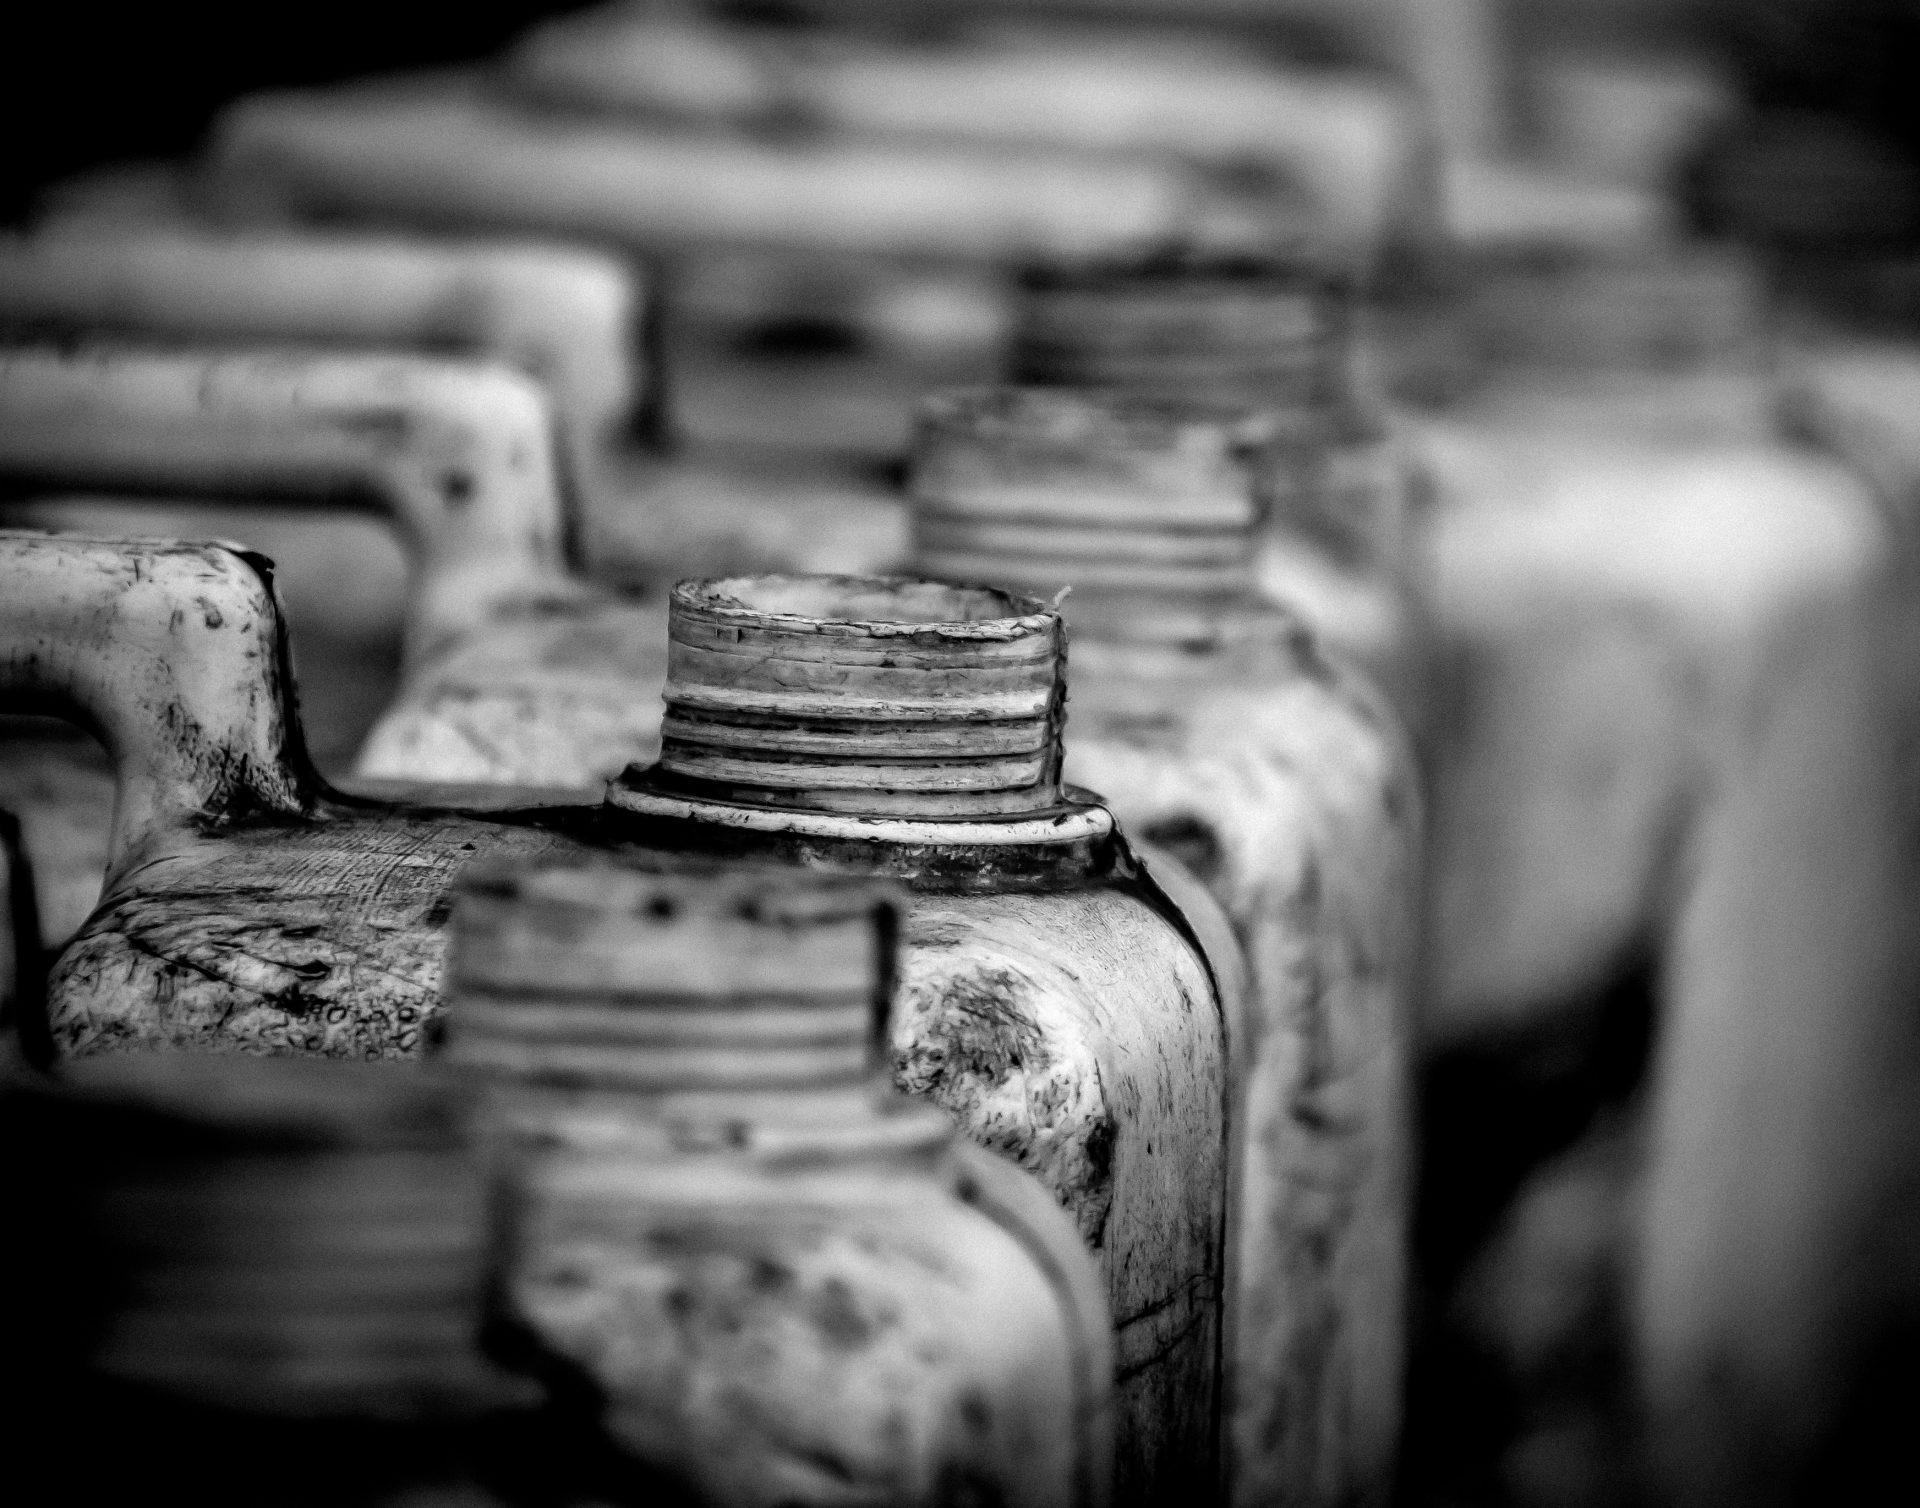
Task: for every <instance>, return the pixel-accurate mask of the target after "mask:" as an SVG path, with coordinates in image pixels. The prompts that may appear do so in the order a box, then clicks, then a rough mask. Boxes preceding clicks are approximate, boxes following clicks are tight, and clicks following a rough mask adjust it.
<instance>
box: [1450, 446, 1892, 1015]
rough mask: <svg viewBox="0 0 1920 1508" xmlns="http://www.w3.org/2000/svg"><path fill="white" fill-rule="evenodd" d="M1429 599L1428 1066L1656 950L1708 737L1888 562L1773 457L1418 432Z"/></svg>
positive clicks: (1584, 998) (1831, 501)
mask: <svg viewBox="0 0 1920 1508" xmlns="http://www.w3.org/2000/svg"><path fill="white" fill-rule="evenodd" d="M1422 444H1423V450H1424V453H1425V455H1426V457H1427V461H1428V471H1429V474H1430V475H1431V476H1432V477H1433V479H1434V480H1435V482H1436V483H1437V485H1438V489H1439V496H1438V501H1437V503H1436V506H1435V508H1434V509H1433V510H1432V512H1431V513H1430V514H1429V515H1428V519H1427V523H1426V526H1425V528H1424V529H1423V531H1422V533H1423V538H1422V540H1421V550H1422V553H1423V555H1424V557H1425V560H1424V565H1423V574H1424V575H1425V577H1426V580H1427V582H1428V583H1429V586H1428V592H1427V595H1428V599H1429V601H1430V602H1431V604H1432V610H1433V618H1434V624H1435V628H1436V631H1437V633H1438V634H1439V636H1440V641H1441V644H1440V648H1441V654H1442V657H1443V663H1444V665H1445V667H1446V672H1447V675H1446V679H1445V680H1443V682H1442V686H1443V688H1444V690H1445V695H1444V698H1443V705H1444V706H1445V708H1446V709H1447V710H1446V715H1445V717H1444V718H1443V719H1442V720H1441V721H1440V722H1439V723H1438V724H1437V725H1436V727H1435V729H1434V735H1433V740H1432V742H1433V760H1432V768H1431V771H1430V778H1431V786H1430V791H1431V797H1432V808H1433V814H1434V837H1433V853H1434V861H1433V876H1434V878H1433V892H1432V907H1433V909H1432V916H1431V930H1430V942H1431V958H1430V990H1429V1006H1428V1011H1427V1014H1426V1017H1425V1019H1424V1022H1423V1027H1424V1030H1425V1031H1426V1033H1427V1035H1428V1037H1429V1040H1430V1041H1431V1042H1432V1043H1433V1044H1434V1045H1436V1046H1437V1045H1441V1044H1443V1043H1447V1042H1459V1041H1463V1040H1467V1039H1471V1038H1474V1037H1481V1038H1486V1037H1487V1035H1488V1034H1492V1035H1493V1036H1496V1037H1497V1036H1498V1035H1500V1034H1503V1033H1506V1032H1508V1031H1511V1030H1513V1029H1516V1028H1526V1027H1530V1026H1537V1025H1539V1024H1541V1023H1544V1022H1546V1021H1549V1020H1552V1019H1553V1018H1554V1017H1555V1015H1556V1014H1557V1013H1564V1012H1566V1011H1569V1010H1573V1011H1577V1010H1579V1009H1582V1008H1584V1005H1585V1003H1586V1002H1588V1001H1590V1000H1591V999H1592V998H1593V997H1594V995H1595V993H1596V992H1597V991H1600V990H1602V989H1604V988H1605V987H1606V985H1607V984H1608V983H1609V981H1610V980H1611V979H1612V978H1613V977H1614V976H1615V975H1616V974H1617V973H1618V972H1619V971H1620V970H1621V969H1623V968H1625V967H1628V966H1631V965H1633V964H1634V963H1636V962H1637V961H1638V960H1639V959H1641V958H1643V957H1644V956H1645V955H1646V952H1647V950H1648V949H1649V948H1650V947H1652V946H1654V945H1655V944H1656V943H1657V939H1658V938H1659V936H1660V935H1661V933H1662V931H1663V930H1664V928H1665V925H1666V922H1667V919H1668V917H1669V915H1670V911H1671V904H1672V899H1673V884H1674V882H1675V880H1676V879H1677V878H1680V877H1683V875H1684V864H1681V863H1680V862H1679V861H1681V860H1683V859H1684V855H1685V853H1686V850H1687V846H1688V843H1689V837H1690V834H1691V832H1692V830H1693V827H1694V823H1695V818H1696V816H1697V814H1698V812H1699V811H1700V810H1701V808H1702V805H1703V803H1704V801H1705V799H1706V798H1707V796H1708V794H1709V793H1710V792H1711V790H1712V789H1713V786H1714V781H1715V775H1714V768H1713V759H1714V755H1713V750H1712V743H1713V739H1714V737H1715V736H1716V730H1717V727H1718V719H1719V718H1721V717H1723V716H1725V715H1726V713H1727V709H1730V708H1733V707H1737V706H1739V705H1741V703H1742V701H1743V699H1745V698H1746V697H1748V696H1749V695H1750V694H1751V691H1752V688H1753V686H1754V685H1755V683H1756V677H1757V676H1759V675H1760V673H1761V672H1760V662H1759V658H1758V652H1759V649H1760V647H1761V646H1762V645H1764V644H1765V643H1766V642H1767V640H1768V639H1769V638H1770V637H1771V635H1772V634H1773V633H1775V632H1777V630H1778V626H1779V625H1780V624H1782V623H1784V622H1787V621H1790V620H1791V619H1792V618H1793V616H1794V615H1795V614H1797V613H1798V612H1800V611H1802V610H1804V609H1805V608H1806V607H1808V606H1809V605H1811V604H1816V603H1821V602H1832V601H1836V600H1844V599H1846V598H1847V597H1849V596H1851V595H1853V594H1855V593H1857V592H1859V591H1860V590H1861V589H1862V588H1863V587H1864V585H1865V583H1866V582H1867V581H1868V580H1869V579H1870V578H1871V576H1872V573H1873V571H1874V570H1875V568H1876V566H1877V564H1878V563H1879V562H1880V561H1881V560H1882V559H1883V558H1884V554H1885V550H1886V539H1885V534H1884V529H1883V525H1882V522H1881V519H1880V517H1879V516H1878V514H1877V510H1876V508H1875V505H1874V503H1873V501H1872V499H1871V498H1870V497H1869V496H1868V495H1867V493H1866V491H1865V489H1864V488H1862V487H1861V486H1859V485H1858V484H1857V483H1855V482H1854V481H1853V480H1852V479H1850V478H1848V477H1847V476H1846V475H1845V474H1844V473H1843V472H1842V470H1841V469H1840V468H1839V467H1838V466H1836V465H1833V464H1831V463H1829V462H1825V461H1822V460H1820V459H1818V458H1815V457H1811V456H1808V455H1805V454H1804V453H1799V454H1797V453H1794V452H1792V451H1788V450H1785V449H1782V448H1777V447H1767V446H1758V445H1731V444H1726V445H1710V444H1695V445H1690V446H1675V447H1670V448H1656V447H1651V446H1648V445H1645V444H1643V443H1640V442H1637V441H1631V440H1619V439H1614V440H1608V439H1606V438H1605V437H1603V436H1592V435H1590V436H1588V437H1586V438H1584V439H1582V440H1580V441H1579V442H1577V443H1569V442H1568V441H1567V439H1566V436H1565V435H1564V434H1562V435H1561V436H1559V437H1558V438H1557V439H1556V438H1550V437H1546V436H1536V437H1534V438H1532V439H1526V438H1523V437H1521V436H1518V435H1515V434H1501V433H1489V432H1487V431H1475V430H1472V429H1470V428H1468V427H1467V426H1464V425H1461V426H1452V427H1447V428H1444V429H1442V428H1440V427H1434V428H1432V429H1429V430H1428V431H1427V432H1426V433H1425V434H1424V435H1423V437H1422Z"/></svg>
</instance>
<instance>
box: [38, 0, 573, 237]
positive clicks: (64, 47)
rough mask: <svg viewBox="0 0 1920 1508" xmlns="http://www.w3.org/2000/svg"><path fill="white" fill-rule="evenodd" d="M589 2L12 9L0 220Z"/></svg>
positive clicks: (120, 2) (114, 2)
mask: <svg viewBox="0 0 1920 1508" xmlns="http://www.w3.org/2000/svg"><path fill="white" fill-rule="evenodd" d="M587 3H588V0H457V3H454V4H446V3H439V4H434V3H426V0H319V3H307V4H300V5H271V4H256V5H252V6H248V7H245V8H242V7H239V6H231V5H211V4H205V3H195V0H143V3H142V0H13V3H12V4H11V5H10V6H9V7H8V8H7V9H8V12H9V14H8V18H7V29H8V31H9V32H11V33H12V34H13V35H12V38H11V40H9V41H6V42H0V142H4V143H5V144H6V145H5V147H4V148H0V158H3V159H4V167H3V168H0V216H3V217H5V218H6V219H8V220H14V219H17V218H18V217H19V215H20V214H21V213H22V212H23V210H24V209H25V207H26V205H27V203H28V202H29V201H30V199H31V197H32V194H33V191H34V190H35V189H36V188H37V187H38V186H39V185H41V184H43V183H46V182H48V181H50V180H52V179H55V178H59V177H62V176H64V175H65V174H68V173H71V172H73V171H74V170H76V169H78V168H82V167H86V166H88V165H90V164H93V163H97V162H107V161H114V160H117V159H125V158H131V157H157V156H174V155H178V154H180V153H183V152H185V151H187V150H189V149H190V148H191V147H192V146H193V145H194V143H195V142H197V141H198V140H199V138H200V134H201V132H202V131H203V130H204V129H205V128H206V125H207V122H208V121H209V120H210V119H211V118H212V116H213V113H214V112H215V111H216V110H218V109H219V107H220V106H221V105H222V104H224V103H225V102H226V101H227V100H229V99H231V98H233V97H234V96H235V95H237V94H241V93H244V92H246V91H247V90H249V89H257V88H261V87H264V86H268V85H275V84H309V83H317V82H320V81H323V80H327V79H337V78H345V77H348V76H351V75H353V74H358V73H370V72H378V71H384V70H388V69H398V68H415V67H420V66H422V65H426V64H433V63H444V62H449V61H455V60H459V59H474V58H483V57H485V56H487V55H488V54H490V53H493V52H495V51H497V50H498V49H499V48H500V46H501V45H502V44H503V43H504V42H506V41H507V39H508V38H510V37H512V36H513V35H514V34H515V33H516V32H519V31H521V30H524V29H525V28H526V27H527V26H528V25H529V24H530V23H531V22H533V21H535V20H537V19H538V18H540V17H541V16H546V15H554V14H558V13H560V12H564V11H569V10H580V9H584V8H585V6H586V4H587Z"/></svg>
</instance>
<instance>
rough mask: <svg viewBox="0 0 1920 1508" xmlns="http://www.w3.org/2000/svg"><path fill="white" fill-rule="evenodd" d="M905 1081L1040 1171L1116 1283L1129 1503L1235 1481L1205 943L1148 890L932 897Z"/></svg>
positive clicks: (1112, 1295) (915, 920)
mask: <svg viewBox="0 0 1920 1508" xmlns="http://www.w3.org/2000/svg"><path fill="white" fill-rule="evenodd" d="M903 940H904V945H905V946H904V949H903V953H902V958H901V978H900V986H899V989H898V991H897V992H896V995H895V1010H894V1020H893V1027H892V1035H893V1058H894V1080H895V1082H896V1083H898V1084H899V1085H900V1086H901V1087H902V1088H903V1089H905V1090H907V1091H908V1092H909V1093H912V1094H916V1095H921V1096H924V1097H926V1098H928V1099H930V1100H931V1101H932V1102H933V1103H935V1104H937V1105H939V1106H941V1107H942V1108H943V1109H945V1110H946V1111H947V1112H948V1113H949V1114H950V1115H951V1116H953V1118H954V1120H955V1121H956V1122H957V1123H958V1125H959V1126H960V1128H961V1130H962V1131H964V1132H965V1133H966V1134H967V1135H968V1136H969V1137H971V1138H972V1139H973V1140H974V1141H976V1142H978V1143H980V1144H981V1145H982V1146H984V1147H987V1148H989V1149H990V1150H992V1151H995V1152H999V1153H1002V1154H1003V1155H1006V1156H1008V1157H1011V1158H1012V1159H1013V1160H1014V1161H1016V1162H1017V1163H1019V1164H1020V1165H1021V1166H1022V1167H1024V1168H1026V1169H1028V1170H1029V1171H1031V1172H1033V1173H1035V1174H1037V1175H1038V1176H1039V1177H1040V1178H1041V1179H1042V1181H1043V1182H1045V1183H1046V1185H1047V1186H1048V1188H1049V1189H1051V1191H1052V1192H1053V1195H1054V1197H1055V1198H1056V1199H1058V1200H1059V1201H1060V1203H1061V1204H1062V1205H1063V1206H1064V1207H1065V1208H1066V1209H1067V1210H1068V1211H1069V1212H1070V1213H1071V1214H1072V1215H1073V1217H1074V1219H1075V1221H1076V1223H1077V1225H1078V1227H1079V1230H1080V1234H1081V1236H1082V1237H1083V1238H1084V1239H1085V1240H1086V1241H1087V1243H1088V1244H1089V1245H1090V1246H1091V1247H1092V1249H1093V1251H1094V1255H1095V1257H1096V1259H1097V1260H1098V1262H1099V1264H1100V1268H1101V1272H1102V1276H1103V1277H1104V1278H1105V1280H1106V1284H1107V1292H1108V1296H1109V1300H1110V1302H1111V1304H1112V1307H1113V1314H1114V1324H1115V1331H1116V1351H1117V1356H1116V1360H1117V1363H1118V1373H1117V1376H1118V1380H1119V1396H1118V1408H1119V1418H1120V1434H1119V1480H1120V1491H1121V1497H1122V1498H1123V1499H1125V1500H1127V1501H1165V1502H1171V1501H1178V1500H1183V1499H1189V1498H1191V1497H1193V1496H1195V1495H1198V1496H1201V1497H1205V1496H1207V1495H1209V1494H1211V1493H1212V1492H1213V1491H1214V1490H1215V1485H1214V1482H1213V1471H1214V1466H1213V1455H1214V1450H1215V1431H1216V1428H1217V1411H1218V1408H1219V1390H1218V1367H1219V1348H1220V1343H1221V1332H1220V1305H1221V1296H1220V1282H1221V1264H1222V1261H1223V1259H1224V1253H1223V1250H1222V1220H1223V1208H1224V1204H1225V1197H1226V1171H1227V1170H1226V1149H1225V1145H1224V1139H1225V1130H1224V1126H1223V1124H1222V1121H1221V1114H1222V1109H1223V1107H1224V1104H1225V1100H1226V1088H1227V1086H1226V1063H1225V1047H1226V1044H1225V1041H1224V1031H1223V1022H1222V1020H1221V1015H1220V1006H1219V1002H1218V999H1217V996H1216V993H1215V990H1214V987H1213V984H1212V981H1211V979H1210V977H1209V975H1208V972H1207V968H1206V965H1205V963H1204V961H1203V959H1202V958H1201V956H1200V954H1199V952H1198V950H1197V949H1196V948H1195V947H1194V945H1193V944H1192V943H1190V942H1188V941H1186V940H1185V939H1183V938H1182V937H1181V936H1180V934H1179V933H1178V932H1176V931H1174V930H1173V929H1172V928H1171V927H1169V926H1168V925H1167V922H1166V920H1165V919H1164V918H1163V917H1161V916H1158V915H1156V914H1155V913H1154V911H1153V910H1152V909H1150V908H1149V907H1148V906H1146V905H1144V904H1142V902H1141V899H1140V898H1139V897H1138V896H1137V895H1130V894H1127V893H1125V892H1124V891H1119V890H1115V889H1110V888H1106V887H1098V888H1092V889H1084V890H1074V891H1071V892H1067V893H1061V894H1050V893H1041V894H1033V893H1022V894H1002V895H984V896H937V895H932V894H928V895H922V896H918V897H916V900H915V904H914V905H913V906H911V907H910V908H909V910H908V913H907V917H906V921H905V926H904V932H903Z"/></svg>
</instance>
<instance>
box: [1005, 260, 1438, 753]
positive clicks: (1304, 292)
mask: <svg viewBox="0 0 1920 1508" xmlns="http://www.w3.org/2000/svg"><path fill="white" fill-rule="evenodd" d="M1353 324H1354V314H1353V308H1352V300H1351V298H1350V297H1349V296H1348V295H1347V294H1346V293H1345V292H1344V290H1343V289H1342V287H1341V284H1340V282H1339V280H1338V279H1336V278H1334V277H1332V276H1330V275H1329V274H1328V273H1327V272H1326V271H1325V270H1324V269H1320V268H1316V267H1314V266H1312V265H1311V264H1308V263H1305V262H1299V263H1287V262H1263V261H1257V260H1256V261H1226V262H1220V261H1214V260H1209V259H1206V258H1196V257H1190V256H1174V257H1167V258H1163V259H1159V260H1138V259H1136V260H1131V261H1121V262H1115V263H1112V264H1108V265H1099V264H1095V265H1091V266H1081V267H1073V266H1058V267H1053V268H1046V269H1041V270H1038V271H1036V272H1034V273H1033V274H1031V275H1030V276H1029V277H1028V278H1027V280H1026V282H1025V284H1024V286H1023V289H1022V296H1021V299H1020V302H1019V305H1018V309H1017V317H1016V321H1015V329H1014V335H1013V339H1012V342H1011V347H1010V352H1009V356H1008V372H1009V375H1010V376H1011V377H1012V378H1013V379H1014V380H1015V381H1017V382H1033V383H1042V384H1046V385H1063V386H1068V387H1083V388H1086V387H1094V388H1105V389H1115V390H1119V391H1121V392H1125V393H1128V394H1132V395H1136V396H1138V397H1141V398H1143V399H1148V400H1152V401H1156V402H1158V403H1161V404H1163V405H1171V406H1173V407H1175V408H1180V407H1186V408H1189V409H1191V408H1193V407H1195V406H1197V405H1198V406H1206V407H1215V408H1219V409H1222V410H1239V411H1241V412H1242V413H1243V414H1245V415H1246V416H1247V418H1246V422H1245V427H1244V430H1243V435H1244V437H1245V439H1246V440H1247V441H1249V442H1250V444H1251V445H1252V448H1251V449H1250V450H1249V453H1248V454H1247V455H1246V457H1245V458H1244V459H1245V463H1246V464H1247V465H1248V466H1249V467H1250V468H1251V469H1252V472H1253V475H1254V478H1255V486H1256V489H1257V492H1258V495H1259V498H1260V515H1261V518H1262V521H1263V523H1262V528H1261V539H1260V547H1259V551H1258V555H1257V557H1256V565H1255V570H1256V574H1257V578H1258V581H1259V584H1260V588H1261V590H1262V591H1263V592H1265V593H1266V595H1267V596H1269V597H1271V598H1272V599H1273V600H1275V601H1277V602H1280V603H1282V604H1284V605H1285V606H1286V607H1288V608H1289V609H1291V610H1292V611H1294V612H1296V613H1298V614H1300V615H1301V616H1302V617H1303V618H1305V620H1306V621H1307V623H1308V624H1309V626H1310V627H1311V628H1312V629H1313V631H1314V633H1315V635H1316V636H1317V637H1318V638H1319V640H1320V642H1321V643H1322V644H1323V645H1324V646H1326V647H1327V648H1328V649H1329V650H1330V651H1332V652H1334V653H1337V654H1340V655H1342V656H1344V657H1346V658H1348V659H1350V660H1352V661H1353V662H1354V663H1356V664H1358V665H1360V666H1361V667H1362V668H1363V669H1364V670H1365V671H1366V672H1367V674H1368V675H1370V676H1371V677H1372V678H1373V679H1374V680H1375V681H1376V682H1377V683H1378V684H1380V685H1381V686H1382V687H1383V688H1384V689H1385V690H1386V691H1387V692H1388V694H1389V695H1390V696H1391V697H1392V698H1393V700H1394V704H1395V706H1396V707H1398V708H1399V709H1400V711H1401V713H1402V715H1403V716H1404V717H1405V718H1406V719H1407V720H1408V722H1409V723H1410V724H1412V725H1414V726H1415V727H1418V726H1419V725H1420V724H1422V723H1423V722H1424V721H1425V715H1426V710H1427V709H1426V704H1425V695H1424V693H1425V690H1426V688H1425V686H1424V684H1423V682H1424V675H1423V670H1424V666H1423V665H1422V664H1421V653H1420V628H1421V625H1420V612H1419V607H1418V604H1417V602H1416V601H1415V598H1414V592H1413V584H1412V580H1411V576H1410V570H1409V566H1410V560H1409V556H1408V545H1409V536H1408V528H1409V513H1410V497H1411V495H1410V488H1409V468H1408V463H1407V457H1406V456H1405V454H1404V453H1403V450H1402V448H1401V446H1400V444H1399V443H1398V441H1397V439H1396V437H1395V436H1394V434H1393V433H1392V431H1391V430H1390V428H1389V426H1388V425H1387V424H1386V423H1385V421H1384V419H1383V417H1382V416H1381V415H1380V414H1379V413H1378V412H1376V411H1375V408H1374V406H1373V404H1372V402H1371V400H1367V399H1363V398H1362V397H1361V396H1360V395H1359V393H1358V391H1357V388H1356V379H1355V375H1354V373H1353V371H1352V367H1353V346H1354V340H1353ZM1076 579H1077V578H1076Z"/></svg>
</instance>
